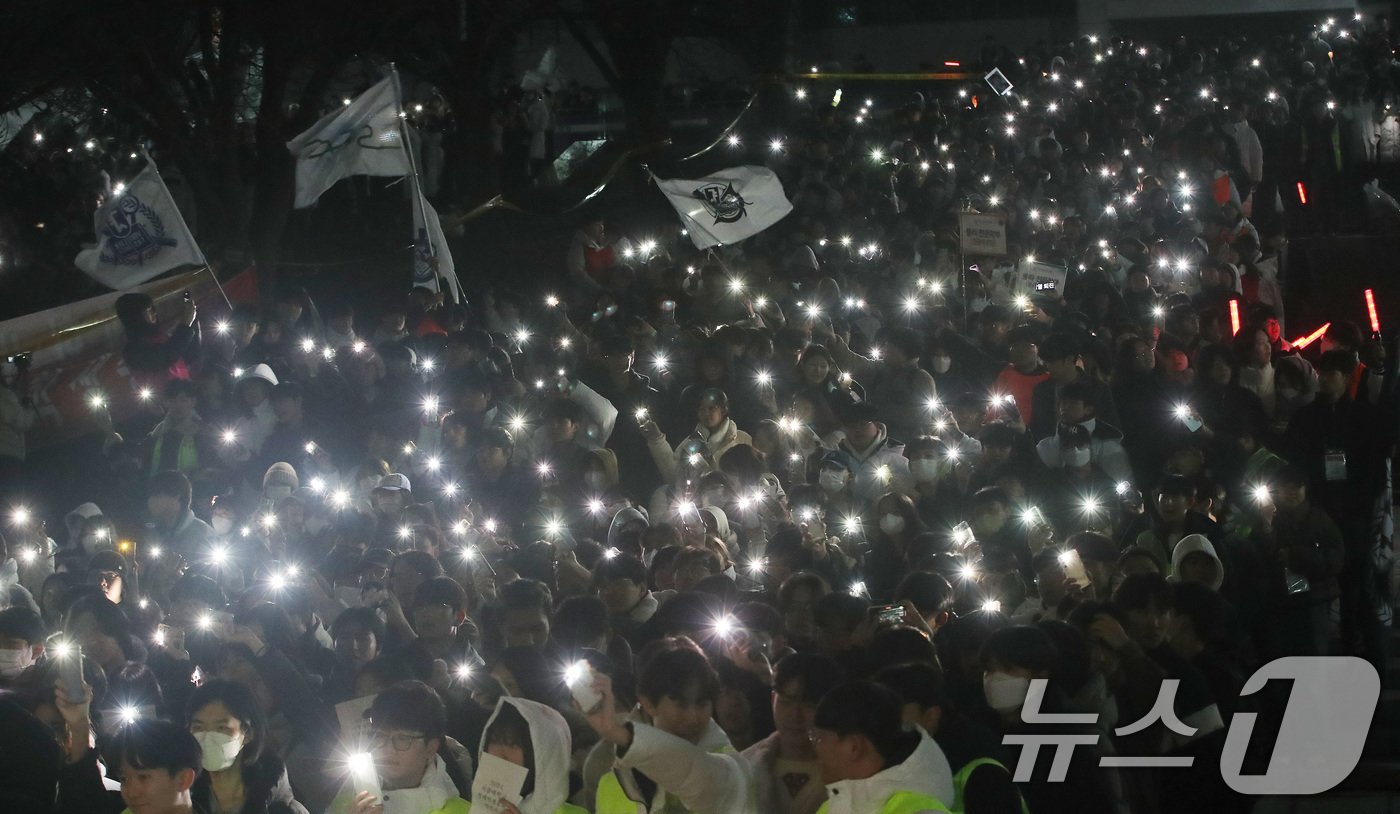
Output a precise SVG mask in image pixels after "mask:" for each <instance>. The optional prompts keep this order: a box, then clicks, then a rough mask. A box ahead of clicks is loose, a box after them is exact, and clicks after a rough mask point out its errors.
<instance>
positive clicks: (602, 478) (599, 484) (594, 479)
mask: <svg viewBox="0 0 1400 814" xmlns="http://www.w3.org/2000/svg"><path fill="white" fill-rule="evenodd" d="M583 483H584V485H585V486H587V487H588V488H589V489H592V490H593V491H595V492H601V491H603V490H604V489H606V488H608V476H607V475H606V474H604V473H602V472H588V473H586V474H584V476H583Z"/></svg>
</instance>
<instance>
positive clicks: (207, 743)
mask: <svg viewBox="0 0 1400 814" xmlns="http://www.w3.org/2000/svg"><path fill="white" fill-rule="evenodd" d="M194 739H195V740H197V741H199V748H200V749H202V750H203V751H204V768H205V769H207V770H208V771H211V772H221V771H223V770H224V769H227V768H228V767H230V766H232V765H233V763H234V761H236V760H238V753H239V752H241V751H242V750H243V738H242V736H239V737H237V738H235V737H231V736H229V735H225V734H224V733H222V732H197V733H195V736H194Z"/></svg>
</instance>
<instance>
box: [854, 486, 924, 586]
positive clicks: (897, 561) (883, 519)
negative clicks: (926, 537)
mask: <svg viewBox="0 0 1400 814" xmlns="http://www.w3.org/2000/svg"><path fill="white" fill-rule="evenodd" d="M875 516H876V518H877V524H878V530H876V529H871V530H869V531H868V533H869V534H870V550H869V553H868V554H866V557H865V584H866V588H867V589H868V590H869V591H870V596H871V598H873V599H875V600H878V601H882V602H883V601H885V600H887V599H889V598H890V597H891V596H893V595H894V589H895V586H896V585H898V584H899V581H900V580H901V579H903V578H904V575H905V574H908V573H909V572H910V571H913V570H914V566H915V563H917V562H918V561H919V560H920V556H919V554H918V552H917V551H916V549H917V548H918V547H919V546H918V544H917V542H916V538H918V537H919V535H921V534H924V533H925V532H927V531H928V527H927V526H925V525H924V521H923V520H921V519H920V518H919V512H918V510H917V509H915V508H914V501H912V500H910V499H909V498H908V497H906V496H904V495H901V494H898V493H895V492H888V493H886V494H885V495H884V496H883V497H881V498H880V500H879V502H878V503H877V504H876V510H875ZM930 553H931V552H930Z"/></svg>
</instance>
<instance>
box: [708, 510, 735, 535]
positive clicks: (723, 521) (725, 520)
mask: <svg viewBox="0 0 1400 814" xmlns="http://www.w3.org/2000/svg"><path fill="white" fill-rule="evenodd" d="M700 511H701V512H704V513H705V514H708V515H709V516H710V519H712V520H714V521H715V530H716V531H717V532H719V535H718V536H719V538H720V539H721V540H723V541H725V543H731V541H732V540H734V532H733V531H731V530H730V528H729V516H728V515H726V514H725V513H724V509H721V508H720V507H718V506H706V507H704V508H702V509H701V510H700Z"/></svg>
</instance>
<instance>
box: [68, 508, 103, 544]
mask: <svg viewBox="0 0 1400 814" xmlns="http://www.w3.org/2000/svg"><path fill="white" fill-rule="evenodd" d="M101 516H102V509H100V508H98V506H97V504H96V503H84V504H82V505H80V506H78V507H77V508H76V509H74V510H73V511H71V512H69V513H68V514H66V515H64V516H63V525H64V526H66V527H67V528H68V539H70V540H75V539H77V537H78V532H79V531H80V530H81V528H82V524H83V522H84V521H86V520H91V519H92V518H94V517H101Z"/></svg>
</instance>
